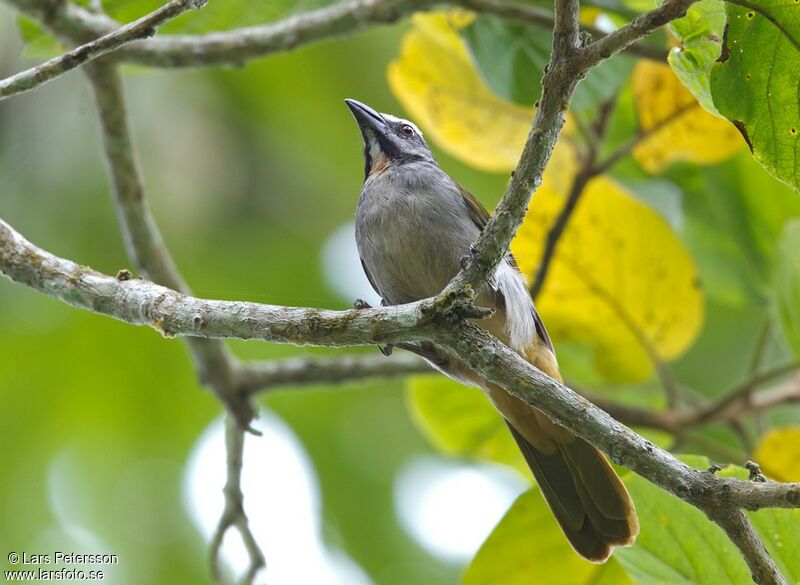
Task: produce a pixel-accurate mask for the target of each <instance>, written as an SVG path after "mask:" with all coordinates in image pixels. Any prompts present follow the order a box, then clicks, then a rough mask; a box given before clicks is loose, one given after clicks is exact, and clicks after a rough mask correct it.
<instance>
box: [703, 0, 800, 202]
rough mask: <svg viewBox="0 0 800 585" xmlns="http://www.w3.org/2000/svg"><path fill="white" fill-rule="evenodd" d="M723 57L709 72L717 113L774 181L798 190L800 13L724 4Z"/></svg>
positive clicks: (791, 8)
mask: <svg viewBox="0 0 800 585" xmlns="http://www.w3.org/2000/svg"><path fill="white" fill-rule="evenodd" d="M725 11H726V14H727V27H726V30H725V40H724V42H723V51H722V55H720V58H719V61H718V62H717V63H716V64H715V65H714V67H713V69H712V71H711V94H712V96H713V98H714V105H715V106H716V107H717V109H718V110H719V112H720V113H721V114H722V115H724V116H725V117H726V118H728V119H729V120H730V121H731V122H733V123H734V124H735V125H736V127H737V128H738V129H739V131H740V132H741V133H742V135H743V136H744V138H745V140H746V141H747V143H748V145H749V146H750V149H751V150H752V152H753V156H754V157H755V158H756V160H758V161H759V162H760V163H761V164H762V165H763V166H764V167H765V168H766V169H767V170H768V171H769V172H770V173H771V174H772V175H774V176H775V177H777V178H779V179H780V180H781V181H784V182H786V183H787V184H789V185H790V186H792V187H793V188H795V189H800V160H799V159H800V143H798V138H800V96H798V93H797V86H798V82H800V74H799V73H798V68H797V63H798V60H800V7H799V6H798V4H797V3H795V2H786V0H758V1H756V0H738V2H737V4H727V5H726V7H725Z"/></svg>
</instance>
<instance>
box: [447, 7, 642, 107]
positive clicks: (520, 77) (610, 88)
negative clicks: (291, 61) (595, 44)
mask: <svg viewBox="0 0 800 585" xmlns="http://www.w3.org/2000/svg"><path fill="white" fill-rule="evenodd" d="M460 32H461V35H462V36H463V38H464V40H465V41H466V43H467V47H468V49H469V52H470V55H471V56H472V58H473V60H474V62H475V65H476V66H477V69H478V71H479V72H480V74H481V76H482V77H483V79H484V80H485V81H486V83H487V85H488V86H489V87H490V88H491V89H492V91H494V92H495V93H497V94H498V95H499V96H501V97H504V98H506V99H508V100H511V101H514V102H516V103H519V104H525V105H531V104H533V103H534V102H535V101H536V100H537V99H538V98H539V94H540V93H541V85H540V83H541V78H542V74H543V72H544V67H545V65H547V62H548V60H549V58H550V47H551V45H552V43H553V37H552V34H551V33H550V32H548V31H546V30H544V29H541V30H538V29H537V30H533V29H532V28H531V27H530V26H522V25H516V24H511V23H508V22H506V21H503V20H500V19H498V18H494V17H478V18H476V19H475V21H474V22H472V23H471V24H470V25H469V26H468V27H466V28H464V29H463V30H462V31H460ZM633 65H634V60H633V59H629V58H626V57H625V56H623V57H622V58H619V59H608V60H606V61H604V62H603V63H601V64H600V65H598V66H597V67H594V68H593V69H592V70H591V71H590V72H589V74H588V75H587V76H586V78H585V79H584V80H583V81H582V82H581V83H580V85H579V86H578V89H577V91H576V92H575V97H574V98H573V100H572V107H573V108H574V109H578V110H586V109H590V108H592V107H594V106H595V105H597V104H599V103H601V102H604V101H606V100H608V99H609V98H611V97H612V96H613V95H615V94H616V93H617V91H618V90H619V88H620V87H621V86H622V84H623V83H624V82H625V81H626V80H627V79H628V77H629V76H630V73H631V70H632V69H633Z"/></svg>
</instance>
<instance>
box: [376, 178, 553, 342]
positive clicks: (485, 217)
mask: <svg viewBox="0 0 800 585" xmlns="http://www.w3.org/2000/svg"><path fill="white" fill-rule="evenodd" d="M456 186H457V187H458V192H459V193H460V194H461V197H463V198H464V203H465V204H466V206H467V209H468V210H469V215H470V218H471V219H472V221H474V222H475V225H477V226H478V228H479V229H480V230H481V231H483V228H484V227H485V226H486V224H487V223H488V221H489V217H490V216H489V211H488V210H487V209H486V208H485V207H484V206H483V204H482V203H481V202H480V201H478V199H477V198H476V197H475V196H474V195H473V194H472V193H470V192H469V191H467V190H466V189H465V188H464V187H462V186H461V185H459V184H458V183H456ZM506 258H507V259H508V261H509V263H510V264H511V266H513V267H514V268H516V269H517V270H519V266H518V265H517V261H516V259H515V258H514V255H513V254H512V253H511V252H509V253H508V254H507V255H506ZM364 270H366V268H365V269H364ZM497 292H498V293H499V294H500V295H501V296H502V293H500V291H497ZM533 320H534V323H535V324H536V333H537V334H538V335H539V338H540V339H541V340H542V341H543V342H544V343H545V345H546V346H547V347H548V348H549V349H550V351H554V349H553V342H552V340H551V339H550V334H549V333H547V328H545V326H544V321H542V318H541V317H540V316H539V312H538V311H537V310H536V308H535V307H534V309H533Z"/></svg>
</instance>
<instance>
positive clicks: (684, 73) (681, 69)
mask: <svg viewBox="0 0 800 585" xmlns="http://www.w3.org/2000/svg"><path fill="white" fill-rule="evenodd" d="M724 28H725V6H724V4H723V3H722V2H721V1H720V0H701V1H700V2H697V3H696V4H694V5H692V7H691V8H689V10H688V11H687V13H686V16H684V17H683V18H680V19H678V20H674V21H672V23H670V29H671V31H672V32H673V34H674V35H675V36H676V37H677V38H678V40H680V42H681V46H680V47H677V48H675V49H673V50H672V51H670V54H669V57H668V59H667V60H668V61H669V64H670V66H671V67H672V70H673V71H674V72H675V75H677V76H678V79H680V80H681V82H682V83H683V85H684V86H685V87H686V89H688V90H689V91H690V92H692V94H693V95H694V97H695V98H697V101H698V102H700V105H701V106H703V107H704V108H705V109H706V110H708V111H709V112H711V113H712V114H716V115H718V116H719V112H718V111H717V108H716V107H715V106H714V101H713V99H712V98H711V86H710V84H711V81H710V77H711V68H712V67H713V66H714V63H715V62H716V60H717V57H719V54H720V52H721V51H722V36H723V31H724Z"/></svg>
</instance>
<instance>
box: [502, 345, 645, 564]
mask: <svg viewBox="0 0 800 585" xmlns="http://www.w3.org/2000/svg"><path fill="white" fill-rule="evenodd" d="M550 351H551V350H549V348H545V347H543V346H540V347H539V353H538V355H537V356H536V358H537V359H535V360H531V361H532V362H534V364H535V365H536V366H537V367H538V368H539V369H541V370H542V371H544V372H545V373H547V374H548V375H549V376H551V377H553V378H556V379H558V380H560V379H561V376H560V374H559V372H558V366H557V364H556V362H555V357H554V355H553V354H552V353H550ZM548 354H549V355H548ZM543 358H544V359H543ZM488 395H489V397H490V399H491V400H492V402H494V404H495V406H496V407H497V409H498V410H499V411H500V413H501V414H502V415H503V416H504V417H505V419H506V422H507V423H508V426H509V428H510V429H511V434H512V435H513V436H514V439H515V440H516V442H517V445H519V448H520V450H521V451H522V454H523V456H524V457H525V461H526V462H527V463H528V466H529V467H530V468H531V471H532V472H533V475H534V477H535V478H536V482H537V483H538V484H539V489H541V491H542V494H543V495H544V497H545V500H546V501H547V504H548V505H549V506H550V509H551V510H552V511H553V515H554V516H555V517H556V520H558V523H559V525H560V526H561V529H562V530H563V531H564V534H565V535H566V537H567V539H568V540H569V542H570V544H571V545H572V547H573V548H574V549H575V551H576V552H577V553H578V554H580V555H581V556H582V557H584V558H586V559H588V560H590V561H592V562H596V563H602V562H603V561H605V560H607V559H608V557H609V556H610V555H611V552H612V550H613V548H614V547H615V546H626V545H630V544H633V542H634V540H635V539H636V535H637V534H638V533H639V520H638V518H637V516H636V510H635V508H634V506H633V501H632V500H631V497H630V495H629V494H628V490H627V489H625V486H624V485H623V483H622V481H621V480H620V478H619V476H617V474H616V472H615V471H614V469H613V468H612V467H611V464H610V463H609V462H608V460H606V458H605V457H604V456H603V454H602V453H600V452H599V451H598V450H597V449H595V448H594V447H592V446H591V445H589V444H588V443H587V442H586V441H584V440H583V439H581V438H579V437H576V436H575V435H573V434H571V433H570V432H568V431H567V430H566V429H564V428H562V427H560V426H558V425H556V424H555V423H553V422H551V421H550V419H548V418H547V417H546V416H544V415H543V414H542V413H541V412H539V411H538V410H536V409H535V408H533V407H531V406H529V405H528V404H526V403H525V402H523V401H521V400H520V399H518V398H516V397H514V396H511V395H510V394H508V393H507V392H505V391H504V390H503V389H502V388H499V387H490V388H488Z"/></svg>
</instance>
